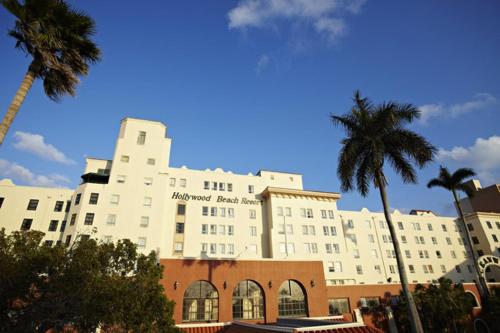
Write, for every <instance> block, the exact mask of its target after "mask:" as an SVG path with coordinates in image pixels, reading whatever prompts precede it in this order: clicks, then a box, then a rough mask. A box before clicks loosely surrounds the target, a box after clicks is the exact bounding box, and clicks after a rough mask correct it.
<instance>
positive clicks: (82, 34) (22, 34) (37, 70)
mask: <svg viewBox="0 0 500 333" xmlns="http://www.w3.org/2000/svg"><path fill="white" fill-rule="evenodd" d="M0 1H1V4H2V5H3V7H5V8H6V9H7V10H8V11H9V12H10V13H11V14H13V15H14V16H15V17H16V23H15V25H14V28H13V29H12V30H10V31H9V35H10V36H11V37H13V38H15V39H16V48H18V49H20V50H22V51H23V52H24V53H25V54H26V55H29V56H31V59H32V61H31V63H30V65H29V67H28V71H27V72H26V75H25V76H24V79H23V81H22V83H21V86H20V87H19V89H18V90H17V92H16V95H15V96H14V98H13V100H12V102H11V104H10V106H9V108H8V110H7V113H6V114H5V116H4V118H3V120H2V123H1V124H0V145H1V144H2V143H3V140H4V139H5V135H6V134H7V131H8V130H9V128H10V126H11V124H12V122H13V121H14V118H15V117H16V114H17V112H18V111H19V108H20V107H21V104H22V103H23V101H24V99H25V97H26V94H27V93H28V90H29V89H30V88H31V86H32V84H33V81H34V80H35V79H42V80H43V88H44V90H45V94H46V95H47V96H48V97H49V98H50V99H52V100H54V101H59V100H60V98H61V96H62V95H64V94H69V95H71V96H74V95H75V89H76V86H77V84H78V82H79V77H80V76H84V75H87V74H88V72H89V64H91V63H95V62H97V61H99V59H100V53H101V51H100V50H99V48H98V47H97V45H96V44H94V42H93V41H92V40H91V39H90V38H91V37H92V36H93V35H94V33H95V23H94V21H93V20H92V19H91V18H90V17H89V16H87V15H86V14H85V13H83V12H81V11H75V10H73V9H72V8H71V7H70V6H69V5H68V4H66V3H65V2H64V1H63V0H25V1H23V2H20V1H18V0H0Z"/></svg>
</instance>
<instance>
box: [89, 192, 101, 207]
mask: <svg viewBox="0 0 500 333" xmlns="http://www.w3.org/2000/svg"><path fill="white" fill-rule="evenodd" d="M97 201H99V193H90V199H89V205H97Z"/></svg>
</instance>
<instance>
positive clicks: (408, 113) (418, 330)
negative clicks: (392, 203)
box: [331, 91, 436, 333]
mask: <svg viewBox="0 0 500 333" xmlns="http://www.w3.org/2000/svg"><path fill="white" fill-rule="evenodd" d="M353 100H354V106H353V108H352V109H351V111H350V112H348V113H346V114H344V115H341V116H337V115H332V116H331V118H332V121H333V123H334V125H336V126H340V127H342V128H343V129H344V130H345V131H346V134H347V137H346V138H344V139H343V140H342V141H341V143H342V149H341V151H340V156H339V160H338V167H337V175H338V177H339V178H340V181H341V190H342V191H343V192H347V191H350V190H353V189H354V188H355V187H356V188H357V190H358V191H359V192H360V194H361V195H362V196H364V197H365V196H367V195H368V191H369V188H370V185H371V183H373V185H374V186H375V187H376V188H378V190H379V192H380V196H381V199H382V204H383V207H384V215H385V219H386V221H387V224H388V227H389V231H390V233H391V237H392V240H393V245H394V250H395V252H396V261H397V264H398V271H399V276H400V279H401V286H402V289H403V294H404V296H405V297H406V299H407V300H408V305H409V306H408V315H409V318H410V324H411V330H412V332H413V333H422V332H423V329H422V324H421V322H420V318H419V316H418V312H417V308H416V306H415V302H414V301H413V297H412V294H411V292H410V289H409V286H408V277H407V275H406V271H405V266H404V263H403V257H402V255H401V249H400V247H399V240H398V238H397V237H396V231H395V228H394V224H393V222H392V219H391V214H390V212H389V202H388V199H387V193H386V186H387V185H388V182H387V179H386V176H385V173H384V162H386V161H388V162H389V163H390V165H391V166H392V167H393V168H394V169H395V170H396V172H397V173H398V174H399V175H400V176H401V178H402V179H403V182H404V183H416V181H417V176H416V173H415V170H414V168H413V166H412V162H414V163H415V164H416V165H417V166H418V167H419V168H423V167H424V166H425V165H426V164H427V163H429V162H430V161H432V159H433V156H434V154H435V151H436V149H435V148H434V146H432V145H431V144H430V143H429V142H427V140H425V138H423V137H422V136H420V135H418V134H416V133H414V132H412V131H410V130H407V129H405V128H404V126H405V125H406V124H409V123H411V122H412V121H413V120H414V119H416V118H418V117H419V116H420V111H419V110H418V109H417V108H415V107H414V106H413V105H411V104H398V103H394V102H388V103H383V104H380V105H373V104H372V103H371V102H370V101H369V100H368V99H367V98H361V94H360V92H359V91H356V92H355V93H354V99H353ZM355 183H356V184H355Z"/></svg>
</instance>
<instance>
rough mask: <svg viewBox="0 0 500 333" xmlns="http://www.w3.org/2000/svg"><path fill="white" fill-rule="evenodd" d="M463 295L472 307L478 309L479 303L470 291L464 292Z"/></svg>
mask: <svg viewBox="0 0 500 333" xmlns="http://www.w3.org/2000/svg"><path fill="white" fill-rule="evenodd" d="M465 294H466V295H467V296H468V297H469V299H470V302H471V304H472V306H473V307H475V308H477V307H479V302H478V301H477V298H476V295H475V294H474V293H473V292H472V291H469V290H466V291H465Z"/></svg>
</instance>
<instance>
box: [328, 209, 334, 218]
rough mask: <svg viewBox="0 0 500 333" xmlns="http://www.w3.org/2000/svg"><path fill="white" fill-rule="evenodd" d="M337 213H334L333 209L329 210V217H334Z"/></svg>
mask: <svg viewBox="0 0 500 333" xmlns="http://www.w3.org/2000/svg"><path fill="white" fill-rule="evenodd" d="M334 217H335V215H334V214H333V210H328V218H329V219H333V218H334Z"/></svg>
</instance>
